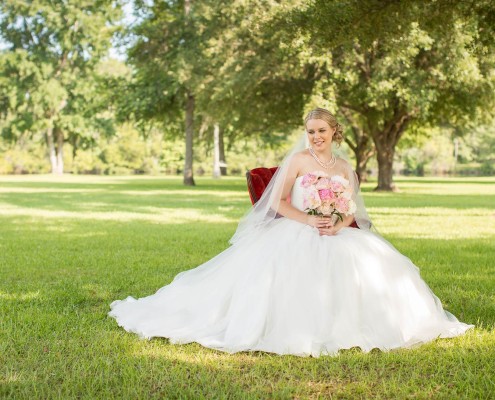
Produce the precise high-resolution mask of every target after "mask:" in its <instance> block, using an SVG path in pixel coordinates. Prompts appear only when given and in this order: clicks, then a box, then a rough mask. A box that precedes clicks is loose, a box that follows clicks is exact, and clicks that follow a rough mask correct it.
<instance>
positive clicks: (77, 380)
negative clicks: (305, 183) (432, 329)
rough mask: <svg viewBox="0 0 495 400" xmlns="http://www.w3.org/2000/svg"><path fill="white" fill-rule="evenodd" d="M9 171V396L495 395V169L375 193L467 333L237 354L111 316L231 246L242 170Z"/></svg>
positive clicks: (5, 272)
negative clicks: (193, 182)
mask: <svg viewBox="0 0 495 400" xmlns="http://www.w3.org/2000/svg"><path fill="white" fill-rule="evenodd" d="M197 184H198V185H197V186H196V187H194V188H185V187H183V186H182V184H181V179H180V178H164V177H159V178H155V177H92V176H64V177H59V178H54V177H50V176H16V177H0V238H1V241H0V313H1V314H0V398H19V399H35V398H39V399H53V398H61V399H66V398H85V399H95V398H122V399H130V398H135V399H147V398H192V399H196V398H215V399H217V398H240V399H244V398H246V399H247V398H253V399H259V398H276V399H285V398H288V399H291V398H338V399H356V398H386V399H397V398H415V399H416V398H417V399H423V398H432V399H455V398H462V399H464V398H473V399H489V398H494V396H495V330H494V328H495V179H493V178H492V179H489V178H485V179H484V178H469V179H468V178H466V179H460V178H456V179H453V178H452V179H400V180H398V185H399V187H400V189H401V192H399V193H374V192H372V190H371V189H372V187H373V186H372V185H371V184H366V185H363V192H364V194H365V200H366V203H367V205H368V208H369V211H370V214H371V216H372V218H373V220H374V222H375V224H376V226H377V228H378V230H379V232H380V233H381V234H382V235H384V236H385V237H386V238H387V239H388V240H390V241H391V242H392V243H393V244H394V245H395V246H396V247H397V248H398V249H399V250H400V251H401V252H403V253H404V254H406V255H407V256H408V257H410V258H411V259H412V260H413V261H414V263H415V264H416V265H418V266H419V267H420V268H421V274H422V276H423V278H424V279H425V280H426V282H427V283H428V284H429V285H430V287H431V288H432V290H433V291H434V292H435V293H436V294H437V295H438V296H439V297H440V299H441V300H442V302H443V304H444V307H445V308H446V309H447V310H449V311H450V312H452V313H453V314H455V315H456V316H458V317H459V318H460V319H461V320H462V321H464V322H467V323H472V324H475V325H476V328H475V329H474V330H471V331H470V332H469V333H468V334H466V335H465V336H463V337H458V338H455V339H447V340H437V341H434V342H432V343H429V344H426V345H424V346H421V347H419V348H415V349H410V350H399V351H392V352H380V351H372V352H371V353H369V354H363V353H361V352H359V351H357V350H348V351H343V352H341V353H340V354H339V355H338V356H336V357H320V358H300V357H296V356H277V355H272V354H267V353H259V352H255V353H240V354H235V355H229V354H224V353H221V352H218V351H214V350H209V349H205V348H203V347H201V346H199V345H197V344H189V345H183V346H179V345H171V344H169V343H168V342H167V341H166V340H165V339H153V340H151V341H146V340H140V339H139V338H138V337H137V336H135V335H133V334H129V333H127V332H125V331H124V330H123V329H121V328H119V327H118V326H117V324H116V322H115V321H114V320H113V319H111V318H109V317H107V312H108V311H109V304H110V303H111V302H112V301H113V300H116V299H122V298H124V297H126V296H128V295H132V296H134V297H141V296H145V295H149V294H152V293H154V291H155V290H156V289H158V288H160V287H161V286H163V285H165V284H167V283H169V282H170V281H171V280H172V278H173V277H174V276H175V275H176V274H177V273H178V272H180V271H183V270H186V269H190V268H193V267H195V266H197V265H199V264H201V263H203V262H205V261H207V260H208V259H210V258H211V257H212V256H214V255H216V254H217V253H219V252H220V251H222V250H224V249H225V248H226V247H227V246H228V243H227V241H228V239H229V238H230V236H231V235H232V234H233V232H234V230H235V228H236V221H237V220H238V219H239V218H240V217H241V216H242V215H243V214H244V212H245V211H246V210H247V209H248V208H249V205H250V203H249V198H248V194H247V192H246V185H245V181H244V180H243V179H240V178H227V179H222V180H218V181H215V180H212V179H206V178H200V179H197Z"/></svg>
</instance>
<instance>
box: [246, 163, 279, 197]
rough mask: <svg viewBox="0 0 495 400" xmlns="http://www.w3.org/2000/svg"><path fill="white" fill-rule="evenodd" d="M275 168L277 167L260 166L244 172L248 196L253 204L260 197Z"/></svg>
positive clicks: (275, 170)
mask: <svg viewBox="0 0 495 400" xmlns="http://www.w3.org/2000/svg"><path fill="white" fill-rule="evenodd" d="M277 169H278V167H272V168H265V167H260V168H254V169H252V170H249V171H247V172H246V180H247V186H248V191H249V197H250V198H251V203H252V204H253V205H255V204H256V203H257V202H258V200H259V199H260V198H261V196H262V195H263V192H264V191H265V189H266V187H267V186H268V184H269V183H270V181H271V179H272V177H273V175H274V174H275V172H277Z"/></svg>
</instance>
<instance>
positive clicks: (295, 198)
mask: <svg viewBox="0 0 495 400" xmlns="http://www.w3.org/2000/svg"><path fill="white" fill-rule="evenodd" d="M302 178H303V177H302V176H298V177H297V178H296V181H295V182H294V186H292V191H291V192H290V203H291V204H292V205H293V206H294V207H296V208H297V209H299V210H301V211H304V207H303V201H304V196H303V190H304V189H303V187H302V186H301V181H302Z"/></svg>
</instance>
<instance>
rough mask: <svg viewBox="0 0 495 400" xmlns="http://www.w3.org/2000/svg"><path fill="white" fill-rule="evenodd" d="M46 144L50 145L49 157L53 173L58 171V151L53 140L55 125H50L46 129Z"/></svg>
mask: <svg viewBox="0 0 495 400" xmlns="http://www.w3.org/2000/svg"><path fill="white" fill-rule="evenodd" d="M46 146H47V147H48V158H49V159H50V165H51V172H52V174H56V173H57V152H56V150H55V143H54V140H53V127H52V126H49V127H48V129H47V130H46Z"/></svg>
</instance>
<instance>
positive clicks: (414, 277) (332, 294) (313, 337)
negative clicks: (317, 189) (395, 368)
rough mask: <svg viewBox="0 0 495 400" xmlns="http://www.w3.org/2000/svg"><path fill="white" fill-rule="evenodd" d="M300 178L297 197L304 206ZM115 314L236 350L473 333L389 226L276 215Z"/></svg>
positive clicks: (149, 330) (301, 350) (143, 329)
mask: <svg viewBox="0 0 495 400" xmlns="http://www.w3.org/2000/svg"><path fill="white" fill-rule="evenodd" d="M300 179H301V177H299V178H297V179H296V184H294V186H293V188H292V192H291V201H292V205H293V206H295V207H297V208H299V209H301V210H302V209H303V193H302V188H301V185H299V184H298V182H299V180H300ZM109 315H110V316H112V317H114V318H115V319H116V320H117V322H118V324H119V325H120V326H122V327H123V328H124V329H125V330H127V331H129V332H134V333H136V334H138V335H139V336H141V337H143V338H152V337H166V338H169V339H170V341H171V342H172V343H189V342H197V343H200V344H202V345H203V346H206V347H209V348H212V349H217V350H221V351H225V352H229V353H234V352H239V351H266V352H272V353H277V354H295V355H300V356H308V355H312V356H320V355H333V354H336V353H337V352H338V351H339V350H340V349H347V348H352V347H360V348H361V349H362V350H363V351H370V350H371V349H373V348H379V349H382V350H390V349H395V348H402V347H411V346H414V345H417V344H420V343H425V342H428V341H431V340H433V339H435V338H439V337H441V338H447V337H454V336H457V335H461V334H463V333H464V332H465V331H466V330H467V329H469V328H471V327H472V325H467V324H465V323H462V322H459V321H458V320H457V318H456V317H455V316H453V315H452V314H450V313H449V312H447V311H445V310H444V309H443V308H442V305H441V303H440V300H439V299H438V298H437V297H436V296H435V295H434V294H433V292H432V291H431V290H430V288H429V287H428V285H427V284H426V283H425V282H424V281H423V280H422V279H421V277H420V273H419V270H418V268H417V267H416V266H415V265H414V264H413V263H412V262H411V260H409V259H408V258H407V257H405V256H404V255H402V254H401V253H400V252H398V251H397V250H396V249H395V248H394V247H393V246H392V245H391V244H390V243H389V242H387V241H386V240H385V239H383V238H382V237H381V236H380V235H378V234H376V233H373V232H371V231H369V230H364V229H355V228H342V229H341V230H340V231H339V232H338V233H337V234H336V235H335V236H320V235H319V234H318V230H316V229H314V228H311V227H309V226H308V225H304V224H301V223H299V222H296V221H293V220H291V219H288V218H276V219H274V220H273V221H271V222H270V223H269V224H267V225H266V226H263V227H262V228H260V229H258V231H257V232H256V234H248V235H245V236H243V237H242V238H241V239H239V240H237V241H236V242H235V243H234V244H233V245H232V246H230V247H229V248H228V249H227V250H225V251H224V252H222V253H220V254H219V255H218V256H216V257H215V258H213V259H211V260H209V261H207V262H206V263H204V264H202V265H200V266H199V267H197V268H195V269H192V270H189V271H185V272H182V273H180V274H179V275H177V276H176V277H175V279H174V280H173V281H172V283H170V284H169V285H167V286H164V287H163V288H161V289H160V290H158V292H156V293H155V294H153V295H151V296H148V297H144V298H140V299H134V298H132V297H128V298H127V299H125V300H121V301H115V302H113V303H112V304H111V312H110V313H109Z"/></svg>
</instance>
